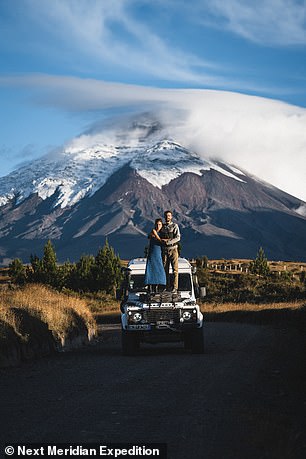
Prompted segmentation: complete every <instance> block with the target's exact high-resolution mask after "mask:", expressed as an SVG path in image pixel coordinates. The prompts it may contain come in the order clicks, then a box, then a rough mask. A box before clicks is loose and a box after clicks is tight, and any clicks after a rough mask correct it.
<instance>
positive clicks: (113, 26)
mask: <svg viewBox="0 0 306 459" xmlns="http://www.w3.org/2000/svg"><path fill="white" fill-rule="evenodd" d="M26 1H27V4H28V5H29V12H26V14H29V15H30V16H31V17H32V19H34V20H35V21H36V22H38V23H44V24H45V30H46V31H48V33H49V34H50V35H51V36H52V35H53V36H54V37H56V38H57V39H58V37H61V40H62V48H61V53H63V52H64V50H65V48H66V47H67V48H68V49H69V50H70V51H71V50H72V51H73V53H74V54H75V53H78V54H79V56H80V55H82V56H87V57H89V58H93V62H95V65H97V64H99V65H103V66H105V65H110V66H112V67H114V66H115V67H118V68H121V69H126V70H129V71H131V70H133V71H134V72H135V71H136V72H137V73H138V74H139V75H147V74H149V75H150V76H151V77H157V78H161V79H162V80H164V81H174V80H175V81H180V82H186V81H188V82H190V83H198V84H214V83H215V84H220V83H222V81H223V80H222V79H221V78H219V77H218V76H217V75H214V74H211V72H210V70H212V69H214V68H215V67H216V65H215V64H214V63H212V62H207V61H205V60H204V59H201V58H199V57H197V56H196V55H194V54H193V53H192V52H187V51H182V50H179V49H178V48H177V47H176V46H174V45H173V44H172V45H170V44H167V43H166V41H165V40H164V39H162V38H161V37H160V36H159V34H158V31H157V30H154V29H153V28H152V27H150V26H149V24H148V23H147V24H146V23H145V22H144V21H140V20H137V19H135V18H134V16H133V11H132V6H133V4H134V3H137V2H135V1H133V0H116V1H112V2H103V1H100V0H91V1H90V3H88V1H87V0H72V1H71V0H66V1H65V2H63V1H62V0H52V2H51V4H50V2H49V1H44V2H41V0H26ZM45 45H47V43H45ZM68 58H69V57H68ZM77 59H78V58H77ZM75 65H76V66H77V65H78V64H77V63H76V64H75ZM199 69H200V71H199ZM205 69H206V70H205Z"/></svg>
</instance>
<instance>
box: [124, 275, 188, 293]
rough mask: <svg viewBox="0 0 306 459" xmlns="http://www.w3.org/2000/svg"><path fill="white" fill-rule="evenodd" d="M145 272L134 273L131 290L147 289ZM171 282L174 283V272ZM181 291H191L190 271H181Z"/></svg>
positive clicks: (131, 279)
mask: <svg viewBox="0 0 306 459" xmlns="http://www.w3.org/2000/svg"><path fill="white" fill-rule="evenodd" d="M144 278H145V276H144V274H132V275H131V278H130V285H129V291H130V292H140V291H144V290H145V285H144ZM170 284H171V285H172V284H173V274H170ZM178 289H179V290H180V291H191V290H192V287H191V276H190V274H188V273H179V288H178Z"/></svg>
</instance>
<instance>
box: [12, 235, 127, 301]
mask: <svg viewBox="0 0 306 459" xmlns="http://www.w3.org/2000/svg"><path fill="white" fill-rule="evenodd" d="M9 275H10V276H11V278H12V280H13V282H14V283H15V284H18V285H24V284H26V283H41V284H46V285H50V286H52V287H54V288H56V289H58V290H63V289H66V290H67V289H70V290H74V291H77V292H80V293H81V292H98V291H101V290H102V291H105V292H107V293H110V294H113V295H114V294H115V292H116V289H117V288H118V287H119V285H120V282H121V276H122V274H121V260H120V258H119V256H118V255H116V254H115V252H114V249H113V248H112V247H110V245H109V244H108V241H107V240H106V242H105V244H104V247H102V248H101V249H99V251H98V253H97V255H96V256H95V257H94V256H92V255H82V256H81V258H80V260H79V261H78V262H77V263H71V262H69V261H67V262H66V263H64V264H62V265H58V264H57V261H56V253H55V249H54V247H53V245H52V243H51V241H48V242H47V243H46V245H45V247H44V254H43V257H42V258H41V259H40V258H39V257H38V256H37V255H31V257H30V265H29V266H27V267H26V268H25V267H24V266H23V264H22V262H21V261H20V260H19V259H15V260H13V261H12V262H11V263H10V265H9Z"/></svg>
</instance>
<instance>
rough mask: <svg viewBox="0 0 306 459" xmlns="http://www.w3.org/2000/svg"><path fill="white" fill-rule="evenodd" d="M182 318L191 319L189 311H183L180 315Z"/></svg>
mask: <svg viewBox="0 0 306 459" xmlns="http://www.w3.org/2000/svg"><path fill="white" fill-rule="evenodd" d="M182 317H183V319H184V320H190V319H191V312H190V311H184V312H183V314H182Z"/></svg>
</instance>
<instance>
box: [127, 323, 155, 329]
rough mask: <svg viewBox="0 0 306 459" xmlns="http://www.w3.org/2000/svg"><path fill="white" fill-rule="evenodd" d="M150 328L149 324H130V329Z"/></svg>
mask: <svg viewBox="0 0 306 459" xmlns="http://www.w3.org/2000/svg"><path fill="white" fill-rule="evenodd" d="M150 328H151V325H149V324H137V325H129V330H150Z"/></svg>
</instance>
